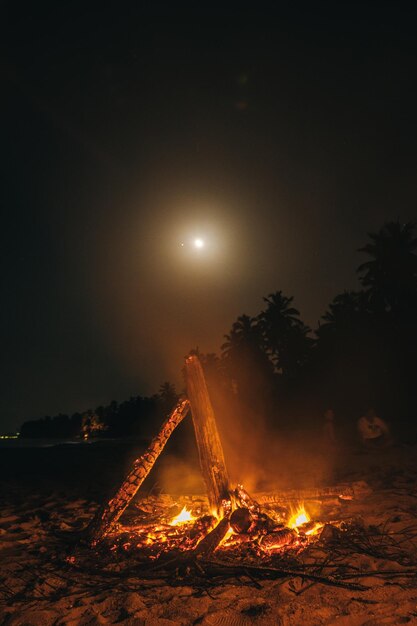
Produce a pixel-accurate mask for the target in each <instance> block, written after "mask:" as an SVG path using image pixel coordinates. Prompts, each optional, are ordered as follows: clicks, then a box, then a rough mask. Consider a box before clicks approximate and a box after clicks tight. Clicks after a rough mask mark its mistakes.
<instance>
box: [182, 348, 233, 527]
mask: <svg viewBox="0 0 417 626" xmlns="http://www.w3.org/2000/svg"><path fill="white" fill-rule="evenodd" d="M185 375H186V383H187V394H188V399H189V401H190V407H191V414H192V418H193V424H194V431H195V438H196V442H197V448H198V454H199V459H200V467H201V472H202V475H203V479H204V482H205V485H206V489H207V495H208V500H209V504H210V507H211V509H212V510H213V511H215V512H216V514H218V515H220V516H223V515H224V514H225V513H226V512H227V510H228V507H229V504H230V495H229V478H228V475H227V470H226V463H225V460H224V454H223V448H222V444H221V441H220V436H219V433H218V430H217V425H216V418H215V415H214V410H213V406H212V404H211V401H210V396H209V393H208V390H207V385H206V381H205V378H204V373H203V368H202V367H201V363H200V360H199V358H198V357H197V356H196V355H190V356H189V357H187V359H186V360H185Z"/></svg>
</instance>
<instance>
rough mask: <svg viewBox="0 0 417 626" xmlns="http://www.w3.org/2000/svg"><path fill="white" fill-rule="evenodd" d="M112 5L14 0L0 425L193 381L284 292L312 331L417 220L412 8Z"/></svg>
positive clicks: (6, 107)
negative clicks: (385, 227) (365, 257)
mask: <svg viewBox="0 0 417 626" xmlns="http://www.w3.org/2000/svg"><path fill="white" fill-rule="evenodd" d="M104 4H106V6H107V8H103V7H99V6H98V7H97V8H94V6H93V3H89V2H84V3H82V4H77V3H75V2H74V3H73V2H71V3H70V2H54V3H45V2H36V3H34V2H30V3H29V2H27V3H15V2H7V1H6V2H3V3H1V9H0V12H1V16H0V24H1V26H0V49H1V61H0V71H1V86H2V94H1V104H0V107H1V148H2V149H1V155H2V157H1V158H2V162H1V172H2V175H3V176H2V184H1V189H0V199H1V206H2V215H3V217H2V228H1V239H2V241H1V273H2V287H1V288H2V306H1V333H2V340H1V357H2V373H1V381H2V391H1V394H0V419H1V422H0V429H3V430H4V429H8V428H15V427H18V426H19V425H20V424H21V423H22V421H23V420H25V419H27V418H30V417H36V416H41V415H44V414H55V413H57V412H59V411H62V412H73V411H75V410H78V409H79V410H83V409H86V408H88V407H95V406H96V405H98V404H102V403H108V402H109V401H110V400H112V399H117V400H123V399H126V398H128V397H129V396H131V395H137V394H150V393H154V392H156V391H157V390H158V387H159V385H160V384H161V383H162V382H163V381H164V380H166V379H169V380H172V381H174V382H177V383H178V382H179V381H180V380H181V377H180V370H181V367H182V358H183V356H184V355H185V354H186V353H187V352H188V350H189V349H190V348H193V347H195V346H197V345H198V346H199V347H200V349H201V350H203V351H206V352H210V351H218V350H219V347H220V345H221V343H222V340H223V335H224V334H225V333H226V332H228V331H229V329H230V327H231V325H232V323H233V321H234V320H235V319H236V317H237V316H238V315H240V314H242V313H247V314H249V315H255V314H257V313H259V311H260V310H261V308H262V297H263V296H266V295H268V294H269V293H270V292H272V291H276V290H278V289H282V290H283V291H284V293H285V294H286V295H293V296H294V297H295V305H296V306H297V308H299V309H300V311H301V314H302V318H303V319H304V320H305V321H306V322H307V323H308V324H309V325H310V326H312V327H314V326H316V325H317V320H318V319H319V318H320V316H321V315H322V314H323V313H324V311H325V309H326V307H327V305H328V303H329V301H330V300H331V299H332V298H333V297H334V296H335V295H336V294H337V293H339V292H340V291H342V290H343V289H349V288H355V287H356V286H357V282H356V278H355V268H356V267H357V266H358V264H359V263H360V262H361V260H362V259H361V257H360V255H359V254H358V252H357V248H359V247H360V246H361V245H363V244H364V243H365V241H366V232H367V231H375V230H377V229H378V228H380V226H381V225H382V224H383V222H384V221H386V220H389V219H400V220H402V221H410V220H413V219H415V218H416V217H417V211H416V194H417V191H416V183H415V177H416V165H417V163H416V160H417V159H416V147H417V130H416V111H417V97H416V93H417V90H416V76H417V63H416V53H417V44H416V36H415V33H416V26H417V24H416V19H415V17H416V16H415V14H412V13H411V12H410V10H405V9H404V8H402V7H401V3H394V2H391V3H383V2H379V3H370V4H367V3H366V2H362V3H351V2H349V3H344V2H333V3H325V4H324V3H308V4H306V5H304V4H302V3H297V2H292V3H277V2H271V3H263V4H262V3H261V4H258V3H252V6H251V8H250V9H249V8H248V9H245V8H240V9H239V10H236V11H232V10H229V11H228V10H227V9H225V8H223V9H221V10H220V9H216V8H215V7H214V5H208V4H207V5H205V4H204V3H195V5H194V6H195V7H197V8H194V10H193V12H190V11H189V10H188V11H186V10H185V9H184V10H180V8H179V6H178V5H176V3H174V2H171V3H166V5H164V3H155V2H154V3H151V2H149V3H147V2H146V3H145V2H131V3H121V2H117V3H116V2H113V3H104ZM110 5H111V6H110ZM174 5H176V6H175V8H174ZM198 5H201V6H198ZM277 6H278V7H280V8H277ZM404 6H405V3H404V4H403V7H404ZM204 7H206V8H204ZM209 7H211V8H209ZM272 7H275V8H274V9H272ZM195 236H201V237H203V238H205V241H206V247H205V248H204V249H203V250H200V251H198V250H195V249H193V248H192V247H191V246H190V245H189V241H190V240H191V239H192V238H193V237H195ZM181 243H184V246H181Z"/></svg>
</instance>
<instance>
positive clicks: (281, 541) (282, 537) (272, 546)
mask: <svg viewBox="0 0 417 626" xmlns="http://www.w3.org/2000/svg"><path fill="white" fill-rule="evenodd" d="M296 539H297V533H296V531H295V530H293V529H292V528H282V529H281V530H277V531H276V532H274V533H269V534H268V535H263V537H261V538H260V540H259V545H260V546H261V548H262V549H263V550H265V551H266V552H274V551H275V550H280V549H281V548H283V547H284V546H288V545H290V544H292V543H294V542H295V541H296Z"/></svg>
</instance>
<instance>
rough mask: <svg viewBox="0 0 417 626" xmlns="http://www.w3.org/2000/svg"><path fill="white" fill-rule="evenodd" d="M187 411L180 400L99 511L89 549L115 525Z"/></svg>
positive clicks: (90, 530) (91, 527) (90, 531)
mask: <svg viewBox="0 0 417 626" xmlns="http://www.w3.org/2000/svg"><path fill="white" fill-rule="evenodd" d="M188 410H189V402H188V399H187V398H185V399H181V400H180V401H179V402H178V404H177V406H176V407H175V409H174V410H173V411H172V413H171V414H170V415H169V417H167V419H166V420H165V422H164V423H163V424H162V427H161V430H160V431H159V433H158V435H157V436H156V437H154V439H152V441H151V443H150V445H149V447H148V449H147V450H146V452H145V453H144V454H142V456H140V457H139V458H138V459H136V461H134V463H133V467H132V469H131V470H130V472H129V474H128V475H127V477H126V479H125V480H124V482H123V484H122V485H121V487H120V488H119V489H118V490H117V492H116V494H115V495H114V496H113V498H111V500H109V501H108V502H107V503H106V504H105V505H103V506H102V507H100V509H99V510H98V512H97V513H96V515H95V517H94V519H93V520H92V522H91V524H90V525H89V527H88V528H87V538H88V541H89V542H90V544H91V545H92V546H95V545H97V543H99V542H100V541H101V540H102V539H103V538H104V537H105V536H106V534H107V533H108V532H109V531H111V530H112V528H113V527H114V525H115V524H116V523H117V521H118V520H119V518H120V517H121V515H122V514H123V512H124V511H125V509H126V508H127V506H128V505H129V503H130V501H131V500H132V498H133V497H134V496H135V495H136V493H137V492H138V490H139V488H140V486H141V485H142V483H143V481H144V480H145V478H146V477H147V475H148V474H149V472H150V471H151V469H152V467H153V466H154V464H155V461H156V459H157V458H158V456H159V455H160V454H161V452H162V450H163V449H164V447H165V444H166V442H167V441H168V439H169V438H170V436H171V434H172V432H173V431H174V430H175V428H176V427H177V426H178V424H179V423H180V422H181V421H182V420H183V419H184V417H185V416H186V415H187V413H188Z"/></svg>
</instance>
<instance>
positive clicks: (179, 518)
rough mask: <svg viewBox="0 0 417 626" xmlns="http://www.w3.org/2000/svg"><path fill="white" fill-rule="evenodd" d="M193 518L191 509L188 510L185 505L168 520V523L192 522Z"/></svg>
mask: <svg viewBox="0 0 417 626" xmlns="http://www.w3.org/2000/svg"><path fill="white" fill-rule="evenodd" d="M194 519H195V518H194V517H193V515H192V513H191V511H189V510H188V509H187V507H186V506H185V507H184V508H183V509H182V511H181V512H180V513H178V515H176V516H175V517H174V519H172V520H171V521H170V525H171V526H179V525H180V524H187V522H192V521H193V520H194Z"/></svg>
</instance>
